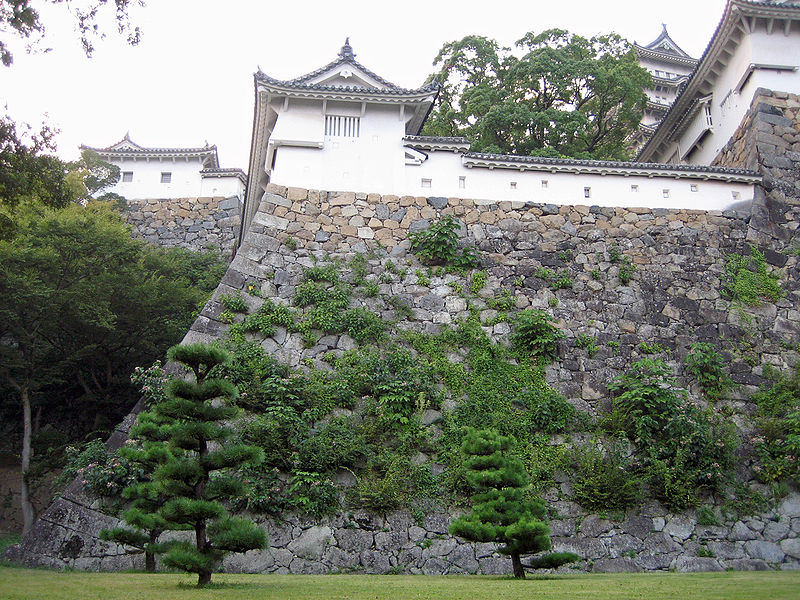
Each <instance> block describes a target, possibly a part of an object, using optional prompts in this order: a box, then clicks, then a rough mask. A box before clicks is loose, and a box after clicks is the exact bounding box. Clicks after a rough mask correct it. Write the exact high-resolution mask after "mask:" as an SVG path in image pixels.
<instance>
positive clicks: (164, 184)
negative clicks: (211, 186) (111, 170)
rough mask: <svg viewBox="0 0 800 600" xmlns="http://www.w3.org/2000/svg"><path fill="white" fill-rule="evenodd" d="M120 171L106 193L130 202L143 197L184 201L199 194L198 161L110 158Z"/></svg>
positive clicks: (199, 164)
mask: <svg viewBox="0 0 800 600" xmlns="http://www.w3.org/2000/svg"><path fill="white" fill-rule="evenodd" d="M110 162H111V163H112V164H114V165H116V166H118V167H119V169H120V180H119V182H118V183H117V184H116V185H114V186H113V187H111V188H109V189H107V190H106V191H108V192H115V193H117V194H120V195H121V196H125V197H126V198H129V199H131V200H141V199H144V198H187V197H194V196H198V195H200V191H201V178H200V170H201V169H202V168H203V165H202V162H201V160H200V159H189V160H186V159H180V158H179V159H176V160H174V161H172V160H158V159H150V160H145V159H140V160H132V159H123V160H120V159H118V158H116V157H111V159H110Z"/></svg>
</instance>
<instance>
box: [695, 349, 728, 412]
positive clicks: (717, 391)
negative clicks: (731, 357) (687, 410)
mask: <svg viewBox="0 0 800 600" xmlns="http://www.w3.org/2000/svg"><path fill="white" fill-rule="evenodd" d="M685 364H686V371H687V373H689V374H690V375H691V376H692V377H693V378H694V380H695V381H696V382H697V384H698V385H699V386H700V389H701V390H703V393H704V394H705V395H706V397H707V398H708V399H709V400H719V399H720V398H722V397H723V396H724V395H725V394H726V393H727V391H728V390H729V389H730V388H731V387H733V381H731V378H730V376H729V375H728V373H727V372H726V371H725V359H723V358H722V355H721V354H720V353H719V352H717V350H716V348H714V345H713V344H709V343H706V342H698V343H695V344H692V346H691V348H690V350H689V354H688V355H687V356H686V360H685Z"/></svg>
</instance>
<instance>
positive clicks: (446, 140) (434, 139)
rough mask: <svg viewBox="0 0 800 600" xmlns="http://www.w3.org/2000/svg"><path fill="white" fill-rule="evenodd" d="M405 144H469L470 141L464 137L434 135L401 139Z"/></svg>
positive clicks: (410, 136) (411, 136)
mask: <svg viewBox="0 0 800 600" xmlns="http://www.w3.org/2000/svg"><path fill="white" fill-rule="evenodd" d="M403 140H404V141H406V142H422V143H425V142H427V143H436V144H469V143H470V141H469V140H468V139H467V138H465V137H444V136H436V135H407V136H405V137H404V138H403Z"/></svg>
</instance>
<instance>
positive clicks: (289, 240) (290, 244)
mask: <svg viewBox="0 0 800 600" xmlns="http://www.w3.org/2000/svg"><path fill="white" fill-rule="evenodd" d="M283 243H284V244H285V245H286V247H287V248H289V250H292V251H294V250H297V246H298V245H299V244H298V242H297V239H296V238H293V237H292V236H290V235H289V236H286V239H285V240H283Z"/></svg>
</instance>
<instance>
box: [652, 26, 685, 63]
mask: <svg viewBox="0 0 800 600" xmlns="http://www.w3.org/2000/svg"><path fill="white" fill-rule="evenodd" d="M662 27H663V29H662V30H661V34H660V35H659V36H658V37H657V38H656V39H654V40H653V41H652V42H650V43H649V44H647V45H646V46H640V47H641V48H645V49H647V50H650V51H653V52H657V53H659V54H671V55H677V56H679V57H681V58H688V59H690V60H695V59H693V58H692V57H691V56H689V55H688V54H687V53H686V52H684V51H683V50H682V49H681V47H680V46H678V44H676V43H675V40H673V39H672V38H671V37H670V36H669V33H667V26H666V25H665V24H662ZM665 42H666V45H667V46H668V49H664V48H662V47H661V46H662V45H663V44H664V43H665Z"/></svg>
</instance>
